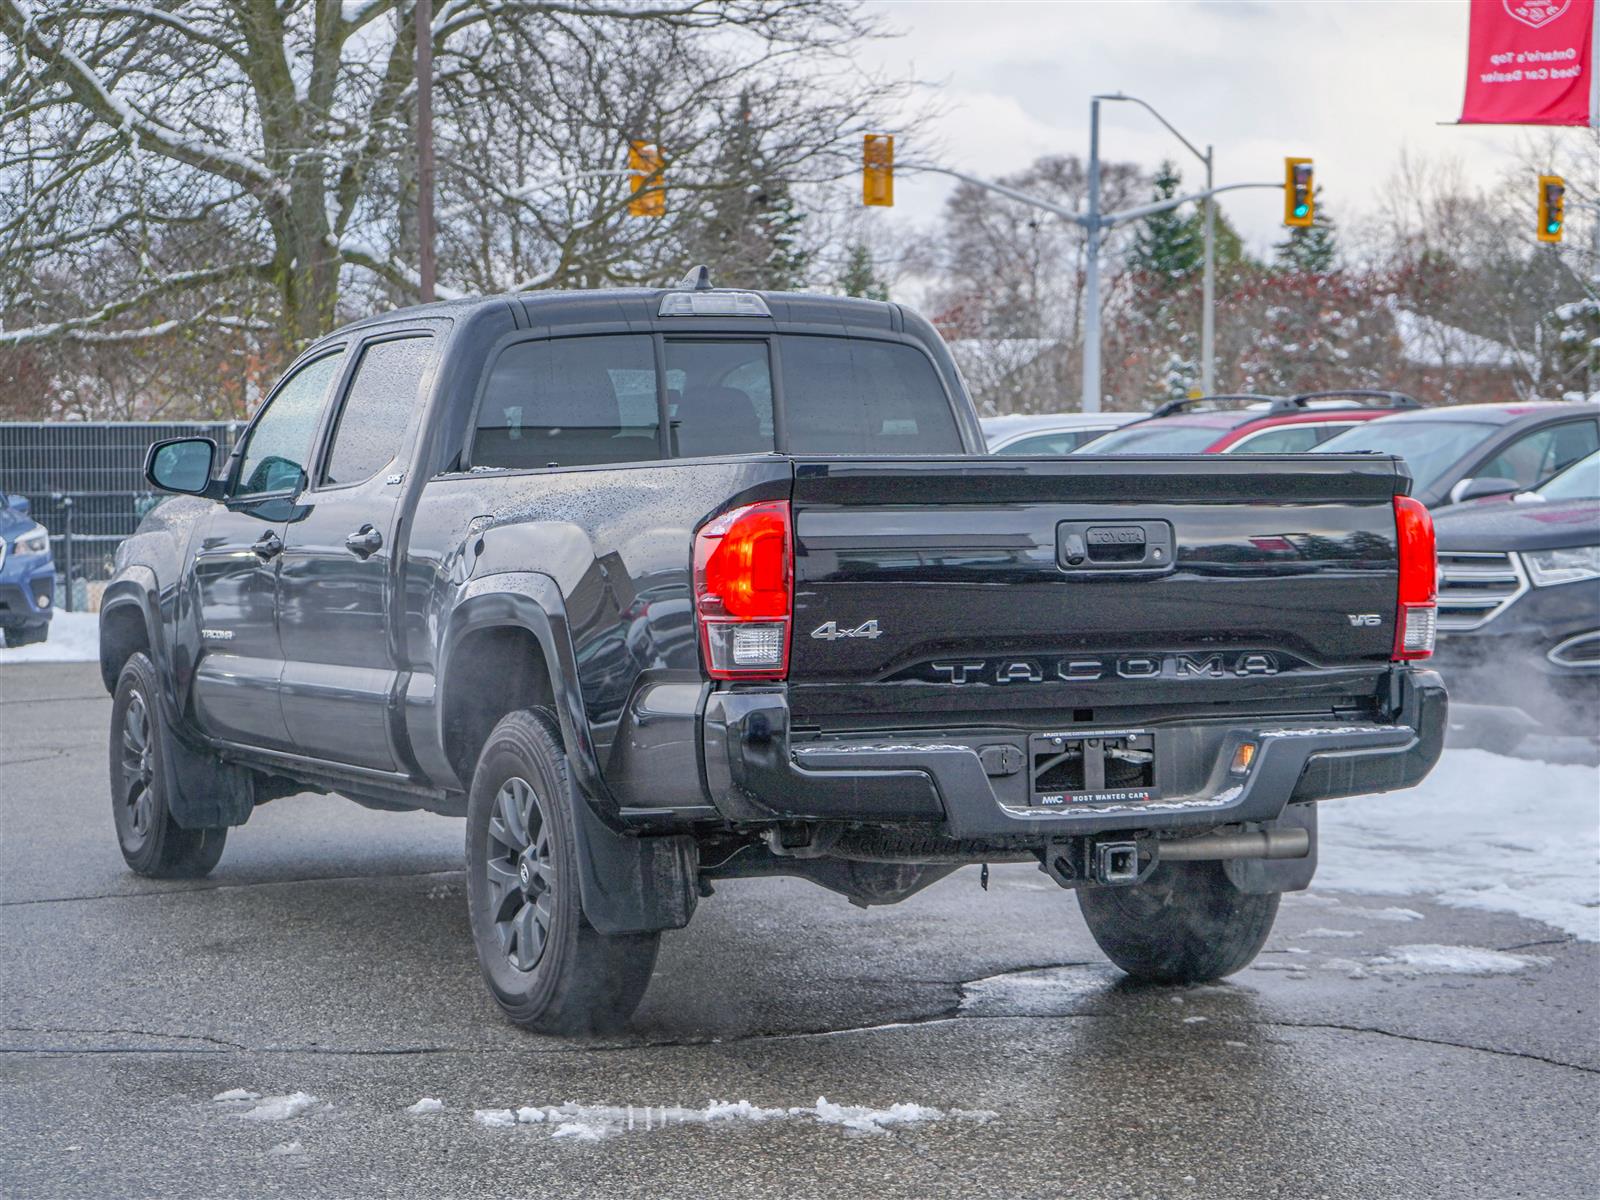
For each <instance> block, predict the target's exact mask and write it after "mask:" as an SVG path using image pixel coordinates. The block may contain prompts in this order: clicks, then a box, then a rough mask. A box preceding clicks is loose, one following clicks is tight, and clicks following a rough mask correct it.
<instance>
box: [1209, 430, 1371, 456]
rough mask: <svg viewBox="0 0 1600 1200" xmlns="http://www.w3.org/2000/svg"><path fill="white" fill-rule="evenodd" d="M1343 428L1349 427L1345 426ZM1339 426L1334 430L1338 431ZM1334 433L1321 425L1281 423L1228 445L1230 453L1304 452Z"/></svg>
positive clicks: (1334, 431)
mask: <svg viewBox="0 0 1600 1200" xmlns="http://www.w3.org/2000/svg"><path fill="white" fill-rule="evenodd" d="M1343 428H1348V426H1344V427H1343ZM1338 429H1339V427H1336V428H1335V429H1334V430H1333V433H1337V432H1338ZM1331 436H1332V433H1329V432H1326V431H1324V430H1323V429H1322V427H1321V426H1320V425H1316V424H1305V425H1279V426H1277V427H1276V428H1274V429H1263V430H1262V431H1261V432H1260V433H1255V434H1251V435H1250V436H1249V437H1247V438H1244V439H1242V440H1240V441H1238V442H1235V443H1234V444H1233V445H1232V446H1229V447H1228V451H1227V452H1228V453H1229V454H1304V453H1305V452H1306V451H1308V450H1310V449H1311V447H1313V446H1315V445H1316V444H1317V443H1318V442H1324V441H1327V440H1328V438H1329V437H1331Z"/></svg>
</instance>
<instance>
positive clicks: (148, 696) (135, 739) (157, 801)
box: [111, 653, 228, 879]
mask: <svg viewBox="0 0 1600 1200" xmlns="http://www.w3.org/2000/svg"><path fill="white" fill-rule="evenodd" d="M159 695H160V685H159V683H158V681H157V678H156V669H155V665H154V664H153V663H151V661H150V660H149V659H148V658H146V657H145V656H144V655H143V654H140V653H135V654H134V655H133V656H132V657H131V658H129V659H128V661H127V663H126V664H125V665H124V666H123V668H122V674H121V675H119V676H118V677H117V692H116V698H115V699H114V700H113V701H112V704H111V817H112V820H113V821H114V822H115V823H116V827H117V845H118V846H119V847H120V848H121V850H122V857H123V859H124V860H125V861H126V862H127V864H128V866H129V867H130V868H132V870H133V871H134V873H135V874H137V875H145V876H148V877H149V878H151V879H198V878H199V877H200V876H202V875H208V874H210V873H211V869H212V868H213V867H215V866H216V865H217V860H218V859H220V858H221V857H222V850H223V847H224V846H225V845H226V844H227V840H228V831H227V829H226V828H220V829H184V828H182V827H181V826H179V824H178V823H177V822H176V821H174V820H173V819H172V813H171V811H170V810H169V809H168V807H167V796H166V789H167V784H166V780H167V775H166V769H167V764H166V761H165V759H164V758H163V755H162V739H161V736H160V734H161V728H160V721H161V719H162V718H161V709H160V703H159V700H158V697H159Z"/></svg>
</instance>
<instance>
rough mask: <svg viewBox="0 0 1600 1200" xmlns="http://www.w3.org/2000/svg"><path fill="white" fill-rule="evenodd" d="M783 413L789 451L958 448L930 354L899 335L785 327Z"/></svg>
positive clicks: (926, 451)
mask: <svg viewBox="0 0 1600 1200" xmlns="http://www.w3.org/2000/svg"><path fill="white" fill-rule="evenodd" d="M781 344H782V349H783V413H784V418H785V421H786V424H787V428H786V431H785V432H786V434H787V440H788V447H787V448H788V451H789V453H791V454H862V455H870V454H891V455H892V454H960V453H961V452H962V445H961V434H960V433H959V432H958V431H957V429H956V418H955V413H954V412H953V411H952V410H951V408H950V400H949V398H948V397H947V396H946V395H945V391H944V387H943V386H942V385H941V384H940V382H939V376H938V374H937V373H936V372H935V371H934V369H933V364H932V363H931V362H929V361H928V356H927V355H925V354H923V353H922V352H921V351H920V350H917V349H916V348H914V347H912V346H906V345H901V344H900V343H898V342H874V341H868V340H866V339H863V338H837V337H802V336H798V335H788V336H785V337H783V338H782V340H781Z"/></svg>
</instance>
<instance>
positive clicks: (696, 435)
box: [667, 341, 775, 458]
mask: <svg viewBox="0 0 1600 1200" xmlns="http://www.w3.org/2000/svg"><path fill="white" fill-rule="evenodd" d="M667 412H668V413H669V414H670V416H671V420H672V453H673V455H674V456H675V457H678V458H699V457H702V456H706V455H711V454H771V453H772V450H773V446H774V444H775V443H774V441H773V433H772V429H773V425H772V368H771V367H770V366H769V365H768V362H767V343H766V342H765V341H733V342H668V343H667Z"/></svg>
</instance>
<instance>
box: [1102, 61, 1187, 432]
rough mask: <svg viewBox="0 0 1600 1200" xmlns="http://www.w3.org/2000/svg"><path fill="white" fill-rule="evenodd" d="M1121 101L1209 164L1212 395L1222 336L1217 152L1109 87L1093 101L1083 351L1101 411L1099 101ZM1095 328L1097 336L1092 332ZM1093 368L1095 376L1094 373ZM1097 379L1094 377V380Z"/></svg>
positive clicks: (1138, 101)
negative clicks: (1218, 314)
mask: <svg viewBox="0 0 1600 1200" xmlns="http://www.w3.org/2000/svg"><path fill="white" fill-rule="evenodd" d="M1102 100H1116V101H1121V102H1124V103H1127V104H1137V105H1138V106H1139V107H1140V108H1142V109H1144V110H1145V111H1146V112H1148V113H1149V114H1150V115H1151V116H1152V117H1154V118H1155V119H1156V120H1158V121H1160V122H1161V124H1163V125H1164V126H1166V128H1167V132H1169V133H1171V134H1172V136H1173V137H1175V138H1177V139H1178V140H1179V141H1180V142H1182V143H1183V144H1184V146H1185V147H1187V148H1188V150H1189V152H1190V153H1191V154H1193V155H1194V156H1195V157H1196V158H1198V159H1199V160H1200V161H1201V162H1202V163H1204V164H1205V168H1206V188H1205V206H1206V216H1205V227H1206V248H1205V275H1204V281H1203V283H1202V289H1203V292H1204V295H1203V299H1202V301H1201V310H1202V311H1201V314H1200V388H1201V390H1202V391H1203V392H1205V393H1206V394H1207V395H1211V394H1213V393H1214V392H1215V391H1216V362H1217V355H1216V337H1217V320H1216V307H1217V263H1216V241H1217V212H1216V209H1217V202H1216V200H1215V198H1214V197H1213V195H1212V192H1213V190H1214V189H1213V187H1212V170H1213V167H1214V155H1213V154H1212V148H1211V147H1210V146H1209V145H1208V146H1207V147H1206V148H1205V150H1204V152H1202V151H1201V149H1200V147H1198V146H1196V145H1195V144H1194V143H1193V142H1191V141H1190V140H1189V139H1188V138H1186V137H1184V136H1183V134H1181V133H1179V132H1178V129H1177V126H1175V125H1173V123H1172V122H1171V121H1169V120H1167V119H1166V118H1165V117H1163V116H1162V115H1161V114H1160V113H1159V112H1157V111H1156V110H1155V108H1154V107H1153V106H1152V105H1150V104H1148V103H1147V102H1145V101H1143V100H1141V99H1139V97H1137V96H1129V95H1127V94H1126V93H1124V92H1108V93H1104V94H1102V95H1099V96H1095V97H1093V98H1091V100H1090V101H1089V214H1090V217H1089V224H1088V230H1089V255H1090V260H1091V261H1090V270H1089V287H1088V289H1087V290H1088V292H1089V294H1088V295H1087V296H1086V297H1085V312H1086V314H1087V315H1086V317H1085V320H1084V325H1085V328H1084V355H1083V395H1084V410H1085V411H1086V412H1097V411H1099V408H1100V278H1099V275H1100V273H1099V271H1098V270H1097V269H1096V263H1097V260H1098V255H1099V253H1100V227H1101V221H1100V219H1099V218H1100V101H1102ZM1091 333H1092V337H1091ZM1091 371H1092V376H1091ZM1091 380H1092V382H1091Z"/></svg>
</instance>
